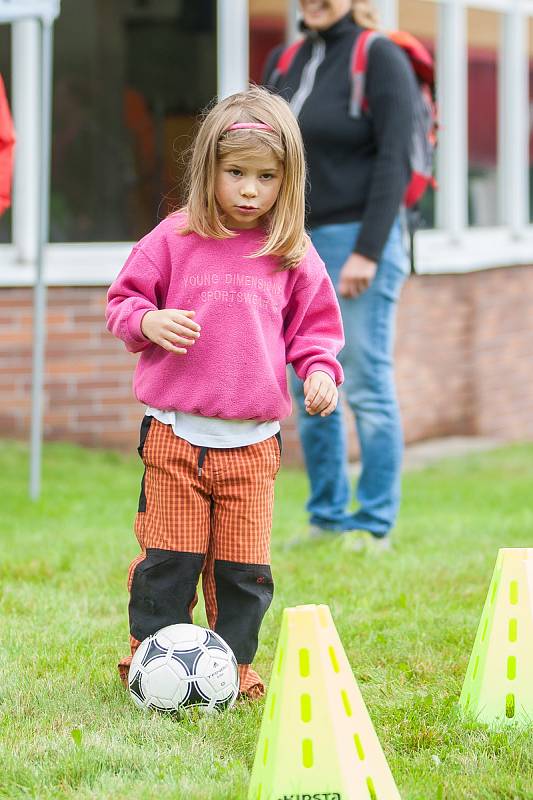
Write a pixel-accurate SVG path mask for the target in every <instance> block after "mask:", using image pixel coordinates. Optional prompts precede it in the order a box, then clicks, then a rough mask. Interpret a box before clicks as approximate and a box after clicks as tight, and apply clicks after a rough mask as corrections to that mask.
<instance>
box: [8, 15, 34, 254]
mask: <svg viewBox="0 0 533 800" xmlns="http://www.w3.org/2000/svg"><path fill="white" fill-rule="evenodd" d="M40 73H41V60H40V30H39V22H38V21H37V20H33V19H28V20H19V21H18V22H14V23H13V25H12V68H11V74H12V96H13V121H14V124H15V131H16V135H17V144H16V149H15V171H14V176H13V216H12V220H13V223H12V224H13V230H12V240H13V244H14V245H15V247H16V251H17V257H18V259H19V260H20V261H22V262H32V263H33V262H35V260H36V258H37V249H38V245H39V169H40V118H39V114H38V109H39V103H40Z"/></svg>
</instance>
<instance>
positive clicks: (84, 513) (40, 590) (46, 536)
mask: <svg viewBox="0 0 533 800" xmlns="http://www.w3.org/2000/svg"><path fill="white" fill-rule="evenodd" d="M44 456H45V462H44V482H43V495H42V500H40V501H39V502H37V503H35V504H32V503H31V502H30V501H29V500H28V499H27V451H26V449H25V448H24V447H23V446H22V445H17V444H13V443H4V444H3V445H2V448H1V452H0V492H1V497H2V512H1V522H0V525H1V536H0V545H1V547H0V626H1V627H0V631H1V633H0V636H1V643H2V644H1V647H0V797H7V798H10V799H11V798H39V800H41V799H42V800H48V798H77V800H85V798H110V799H112V800H120V799H121V798H124V800H126V798H128V800H130V798H135V799H136V800H137V799H138V798H139V799H141V800H145V799H148V798H157V799H158V800H166V799H167V798H180V800H181V798H183V799H185V798H187V799H188V800H244V798H245V797H246V789H247V783H248V779H249V774H250V769H251V765H252V761H253V756H254V750H255V743H256V741H257V735H258V729H259V724H260V721H261V713H262V703H256V704H251V705H246V706H240V707H238V708H236V709H235V710H233V711H232V712H230V713H228V714H225V715H222V716H220V717H216V718H207V719H201V720H199V721H196V722H194V721H192V720H184V721H182V722H176V721H173V720H172V719H169V718H167V717H163V716H158V715H156V714H153V715H152V714H148V715H145V714H143V713H142V712H139V711H137V710H136V708H135V707H134V706H133V704H132V703H131V702H130V700H129V698H128V696H127V694H126V693H125V692H124V690H123V689H122V687H121V686H120V684H119V681H118V677H117V673H116V666H115V665H116V662H117V660H118V658H119V657H121V656H122V655H124V654H125V653H126V651H127V618H126V606H127V595H126V590H125V576H126V571H127V567H128V564H129V562H130V560H131V559H132V558H133V557H134V555H136V552H137V551H136V543H135V539H134V536H133V534H132V519H133V515H134V511H135V506H136V500H137V492H138V482H139V479H140V474H141V464H140V461H139V460H138V459H133V458H125V457H122V456H120V455H118V454H115V453H109V452H94V451H87V450H83V449H81V448H78V447H75V446H70V445H49V446H47V447H46V448H45V453H44ZM532 464H533V447H528V446H517V447H512V448H507V449H503V450H500V451H498V452H493V453H490V454H484V455H477V456H473V457H470V458H465V459H461V460H449V461H446V462H442V463H440V464H438V465H436V466H434V467H432V468H429V469H426V470H425V471H423V472H419V473H413V474H409V475H407V476H406V478H405V481H404V497H405V500H404V504H403V508H402V514H401V519H400V523H399V525H398V529H397V541H398V549H397V551H396V552H395V553H393V554H391V555H390V556H386V557H383V558H381V559H379V560H375V559H373V558H371V557H361V556H358V555H355V554H351V555H350V556H348V557H347V556H345V555H343V556H342V557H339V551H338V548H337V545H336V544H334V543H325V544H313V545H312V546H311V545H309V546H306V547H299V548H297V549H294V550H291V551H285V550H284V549H283V543H284V541H286V540H287V539H288V538H290V537H292V536H294V534H295V533H297V532H298V531H301V530H303V529H304V526H305V514H304V511H303V504H304V500H305V494H306V481H305V477H304V476H303V474H301V473H299V472H295V471H288V470H285V471H282V473H281V476H280V478H279V481H278V485H277V505H276V514H275V524H274V533H273V570H274V575H275V580H276V594H275V599H274V603H273V605H272V607H271V610H270V611H269V612H268V614H267V617H266V619H265V623H264V625H263V629H262V635H261V644H260V649H259V652H258V657H257V660H256V664H257V666H258V669H259V670H260V672H262V673H263V674H264V675H265V677H267V676H268V675H269V673H270V669H271V665H272V658H273V655H274V650H275V646H276V641H277V635H278V631H279V625H280V619H281V612H282V610H283V608H284V607H285V606H293V605H299V604H303V603H328V604H329V606H330V608H331V611H332V614H333V618H334V620H335V622H336V625H337V629H338V631H339V634H340V636H341V639H342V641H343V643H344V647H345V649H346V652H347V655H348V658H349V660H350V663H351V665H352V667H353V670H354V673H355V675H356V677H357V680H358V682H359V685H360V688H361V691H362V694H363V697H364V699H365V702H366V704H367V707H368V709H369V711H370V714H371V717H372V720H373V723H374V726H375V728H376V731H377V733H378V736H379V737H380V740H381V743H382V745H383V748H384V750H385V753H386V756H387V759H388V761H389V764H390V767H391V769H392V772H393V774H394V776H395V778H396V782H397V784H398V787H399V789H400V792H401V795H402V797H403V799H404V800H432V799H433V798H435V799H437V798H450V800H461V799H464V800H473V799H475V798H479V800H492V798H507V799H508V800H515V799H518V798H520V800H522V799H523V798H533V732H532V731H529V732H520V731H517V730H515V729H513V728H509V729H506V730H504V731H502V732H497V731H491V730H489V729H488V728H486V727H483V726H474V725H471V724H464V723H463V722H462V721H461V719H460V717H459V715H458V713H457V707H456V703H457V699H458V696H459V693H460V689H461V685H462V681H463V678H464V674H465V669H466V665H467V661H468V657H469V655H470V651H471V648H472V644H473V640H474V635H475V632H476V628H477V624H478V621H479V617H480V614H481V609H482V606H483V602H484V599H485V595H486V592H487V588H488V584H489V581H490V577H491V574H492V569H493V566H494V562H495V559H496V554H497V550H498V548H499V547H501V546H527V545H530V546H531V545H532V544H533V510H532V507H531V499H530V498H531V485H532V480H531V479H532V472H533V469H532ZM531 679H532V680H533V675H531ZM73 731H74V733H73Z"/></svg>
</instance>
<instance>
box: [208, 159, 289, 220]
mask: <svg viewBox="0 0 533 800" xmlns="http://www.w3.org/2000/svg"><path fill="white" fill-rule="evenodd" d="M282 180H283V167H282V165H281V164H280V162H279V161H278V160H277V158H276V157H275V156H274V154H272V155H268V156H260V157H254V156H246V157H241V156H239V155H238V154H237V153H236V154H234V155H228V156H224V157H223V158H221V159H220V160H219V162H218V164H217V171H216V177H215V198H216V201H217V203H218V205H219V208H220V211H221V213H222V214H223V216H224V222H225V224H226V226H227V227H229V228H255V227H256V226H257V225H258V224H259V220H260V219H261V217H262V216H264V215H265V214H267V213H268V212H269V211H270V209H271V208H272V207H273V205H274V203H275V202H276V200H277V198H278V194H279V190H280V188H281V182H282Z"/></svg>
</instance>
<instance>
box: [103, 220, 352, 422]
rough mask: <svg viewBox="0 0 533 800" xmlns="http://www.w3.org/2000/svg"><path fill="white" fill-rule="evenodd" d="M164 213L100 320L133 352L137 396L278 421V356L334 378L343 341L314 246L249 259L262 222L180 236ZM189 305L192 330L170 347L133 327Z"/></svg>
mask: <svg viewBox="0 0 533 800" xmlns="http://www.w3.org/2000/svg"><path fill="white" fill-rule="evenodd" d="M182 219H183V218H182V217H180V216H179V215H174V216H171V217H167V218H166V219H165V220H163V222H161V223H160V224H159V225H158V226H157V227H156V228H155V229H154V230H153V231H151V232H150V233H149V234H148V235H147V236H145V237H144V238H143V239H141V241H140V242H139V243H138V244H137V245H135V247H134V248H133V250H132V252H131V255H130V256H129V258H128V260H127V261H126V263H125V265H124V267H123V268H122V270H121V272H120V274H119V276H118V277H117V279H116V280H115V282H114V283H113V284H112V286H111V287H110V289H109V294H108V306H107V312H106V319H107V326H108V328H109V330H110V331H111V332H112V333H113V334H114V335H115V336H118V338H119V339H122V340H123V341H124V343H125V344H126V347H127V349H128V350H130V351H131V352H132V353H137V352H141V357H140V359H139V362H138V364H137V368H136V370H135V377H134V391H135V396H136V397H137V399H138V400H139V401H140V402H141V403H145V404H146V405H149V406H154V407H156V408H160V409H164V410H175V411H182V412H185V413H189V414H201V415H203V416H207V417H221V418H223V419H256V420H272V419H283V418H284V417H286V416H288V415H289V414H290V412H291V400H290V396H289V392H288V389H287V378H286V364H287V363H291V364H293V366H294V368H295V370H296V373H297V375H298V376H299V377H300V378H301V379H302V380H305V378H306V377H307V376H308V375H309V374H310V373H311V372H316V371H317V370H322V371H324V372H327V374H328V375H330V376H331V377H332V378H333V380H334V381H335V382H336V383H337V384H340V383H342V380H343V374H342V369H341V366H340V365H339V363H338V361H337V359H336V356H337V353H338V352H339V350H340V349H341V347H342V346H343V344H344V336H343V329H342V321H341V315H340V311H339V306H338V303H337V298H336V296H335V291H334V289H333V286H332V284H331V281H330V279H329V276H328V274H327V272H326V269H325V267H324V264H323V262H322V261H321V259H320V258H319V256H318V253H317V252H316V250H315V249H314V247H312V246H311V247H310V248H309V250H308V252H307V254H306V256H305V258H304V260H303V261H302V263H301V264H300V265H299V266H298V267H297V268H296V269H295V270H286V271H282V272H279V271H278V272H277V271H276V269H277V267H278V260H277V259H276V258H274V257H268V256H266V257H265V256H263V257H261V258H252V259H249V258H247V257H246V256H247V255H249V254H251V253H253V252H255V251H257V250H258V249H259V248H260V246H261V242H262V239H263V237H264V231H263V229H262V228H261V227H258V228H254V229H252V230H242V231H239V233H238V235H237V236H236V237H235V238H232V239H223V240H214V239H204V238H202V237H200V236H198V235H196V234H194V233H192V234H189V235H187V236H181V235H179V234H178V233H176V229H177V227H178V226H179V224H180V222H181V221H182ZM161 308H175V309H181V310H184V311H185V310H188V311H191V310H192V311H195V312H196V313H195V316H194V320H195V322H197V323H198V324H199V325H200V326H201V332H200V337H199V338H198V339H197V341H196V342H195V344H194V345H193V346H191V347H190V348H189V349H188V351H187V353H186V354H184V355H179V354H176V353H169V352H168V351H167V350H164V349H163V348H162V347H159V345H156V344H154V343H153V342H151V341H150V340H149V339H146V337H145V336H144V335H143V333H142V332H141V320H142V318H143V316H144V315H145V314H146V312H147V311H153V310H156V309H161Z"/></svg>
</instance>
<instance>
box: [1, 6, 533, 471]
mask: <svg viewBox="0 0 533 800" xmlns="http://www.w3.org/2000/svg"><path fill="white" fill-rule="evenodd" d="M296 5H297V4H296V3H295V2H294V0H249V3H248V2H246V1H245V0H218V2H216V0H195V2H194V3H192V2H187V0H112V2H106V3H103V2H99V0H91V2H87V0H63V3H62V12H61V16H60V17H59V19H58V20H57V22H56V25H55V33H54V37H55V39H54V51H55V52H54V56H55V65H54V106H53V131H54V134H53V154H52V155H53V159H52V178H51V219H50V241H51V244H50V246H49V247H48V249H47V257H46V278H47V283H48V287H49V288H48V339H47V349H46V380H45V408H44V430H45V435H46V436H47V437H48V438H59V439H69V440H74V441H79V442H82V443H85V444H91V445H99V446H118V447H133V446H134V444H135V440H136V437H137V431H138V426H139V420H140V415H141V413H142V411H141V409H140V408H139V406H138V404H137V403H136V402H135V401H134V400H133V399H132V396H131V375H132V370H133V367H134V363H135V359H134V357H133V356H131V355H129V354H127V353H125V351H124V350H123V348H122V346H121V344H120V343H119V342H116V341H114V340H113V339H112V338H111V337H110V336H109V334H107V333H106V331H105V329H104V326H103V321H102V320H103V310H104V307H105V294H106V290H107V286H108V285H109V283H110V282H111V281H112V280H113V278H114V277H115V275H116V274H117V272H118V270H119V269H120V266H121V264H122V263H123V261H124V260H125V258H126V256H127V254H128V252H129V250H130V248H131V244H132V243H133V242H134V241H135V240H137V239H138V238H140V237H141V236H142V235H144V233H146V232H147V231H148V230H149V229H150V228H152V227H153V226H154V225H155V224H156V223H157V221H158V220H160V219H161V218H162V217H164V216H165V215H166V214H167V213H168V212H169V211H170V210H172V209H173V208H175V207H176V206H178V205H179V204H180V201H181V199H182V197H181V194H180V191H181V180H182V177H183V171H184V166H185V163H186V159H187V152H188V148H189V146H190V143H191V139H192V134H193V132H194V126H195V122H196V119H197V115H198V113H199V112H200V110H201V109H202V108H204V107H205V106H206V105H208V103H209V102H210V101H211V100H212V98H213V97H214V96H215V95H216V94H217V93H218V94H219V95H225V94H228V93H230V92H231V91H234V90H237V89H239V88H241V87H243V86H245V85H246V84H247V82H248V80H249V79H251V80H253V81H256V82H259V81H260V77H261V70H262V66H263V63H264V59H265V57H266V54H267V53H268V51H269V50H270V48H271V47H272V46H274V45H275V44H277V43H278V42H280V41H283V40H284V39H287V38H288V39H290V38H292V37H293V36H295V35H297V34H296ZM377 5H378V8H379V11H380V13H381V17H382V20H383V22H384V26H385V27H388V28H393V27H399V28H401V29H404V30H409V31H410V32H411V33H413V34H415V35H416V36H418V37H419V38H420V39H421V40H422V41H423V42H424V43H425V44H426V45H427V46H428V47H429V48H430V49H431V51H432V52H433V54H434V56H435V59H436V62H437V68H438V76H439V80H438V100H439V105H440V115H441V131H440V143H439V149H438V163H437V180H438V183H439V189H438V191H436V192H435V193H434V194H432V195H431V196H429V197H428V198H427V199H426V203H425V207H424V215H425V219H426V225H427V229H426V230H424V231H422V232H420V233H419V234H417V243H416V263H417V270H418V273H419V274H417V275H416V276H414V277H412V278H411V279H410V280H409V281H408V284H407V286H406V288H405V290H404V293H403V297H402V300H401V303H400V309H399V320H398V323H399V324H398V338H397V351H398V386H399V394H400V402H401V405H402V410H403V415H404V420H405V429H406V438H407V440H408V441H413V440H416V439H421V438H427V437H430V436H435V435H447V434H459V433H462V434H479V433H482V434H490V435H495V436H501V437H502V438H504V439H522V438H533V400H532V399H531V392H530V391H529V389H528V387H529V383H530V381H531V377H530V375H531V366H532V357H531V355H530V353H531V352H532V351H533V321H532V318H531V313H530V308H531V304H532V301H533V280H532V279H533V266H532V265H533V224H532V218H531V213H532V212H531V209H532V207H533V204H532V203H531V202H530V196H531V191H532V186H533V181H532V180H531V154H532V149H531V148H532V143H531V135H530V129H531V125H530V117H531V111H530V109H531V98H532V97H533V84H532V71H533V60H532V53H533V23H532V19H533V2H530V0H441V2H434V0H381V2H380V3H377ZM80 31H83V35H80ZM37 48H38V38H37V35H36V29H35V23H32V22H29V21H25V22H19V23H17V24H16V25H15V26H13V30H12V31H11V32H10V30H9V29H8V28H0V72H1V73H2V74H3V76H4V79H5V82H6V85H7V86H8V90H9V95H10V100H11V103H12V106H13V111H14V115H15V123H16V127H17V131H18V146H17V163H16V178H15V186H14V201H13V208H12V210H11V211H10V212H8V213H7V214H5V215H4V216H3V217H2V218H1V219H0V398H1V403H0V435H6V436H16V437H20V438H23V437H25V436H26V434H27V431H28V427H29V414H30V386H31V351H32V327H31V323H32V306H31V303H32V290H31V283H32V276H33V262H34V259H35V253H36V236H37V230H38V224H37V211H36V197H37V187H36V178H35V176H36V175H37V174H38V170H37V169H36V166H37V165H38V141H37V133H36V131H37V130H38V124H37V123H38V104H37V101H36V85H37V76H36V74H35V71H36V65H37V63H38V58H37V55H38V53H37ZM285 439H286V444H287V448H286V453H287V455H288V457H289V458H291V459H293V460H297V459H298V458H299V450H298V445H297V437H296V435H295V431H294V421H293V420H289V421H288V422H287V423H286V424H285ZM355 448H356V443H355V439H354V437H353V436H352V452H355Z"/></svg>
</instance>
